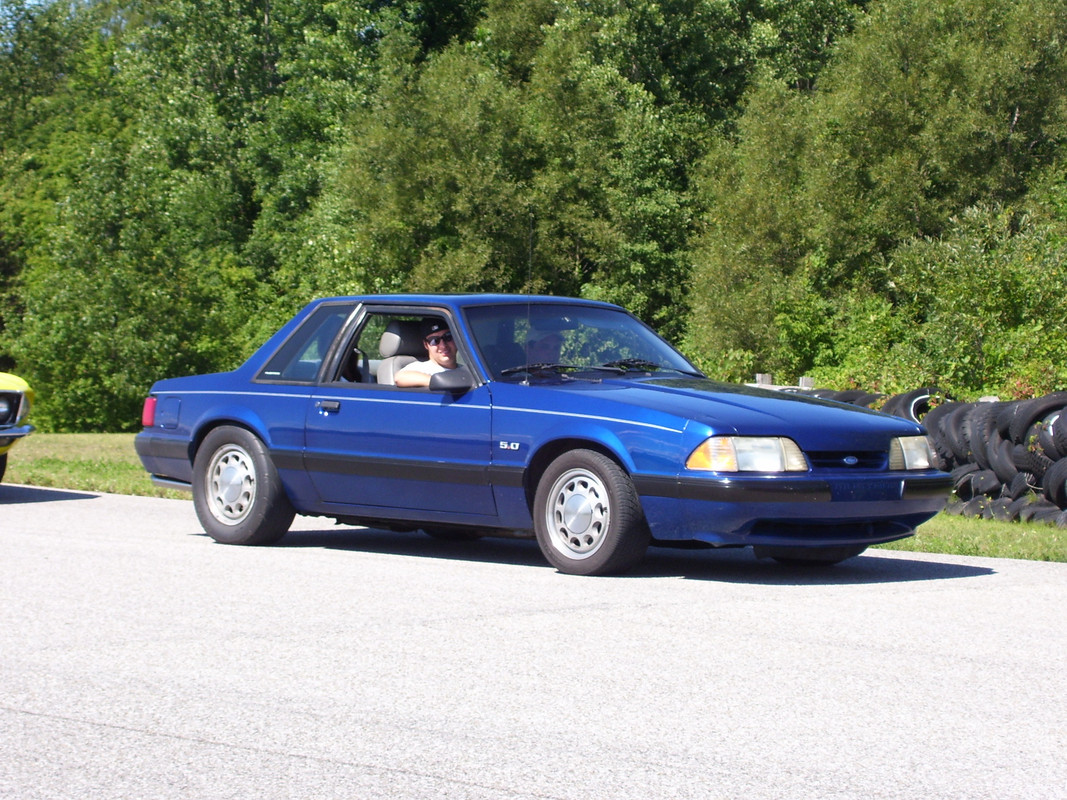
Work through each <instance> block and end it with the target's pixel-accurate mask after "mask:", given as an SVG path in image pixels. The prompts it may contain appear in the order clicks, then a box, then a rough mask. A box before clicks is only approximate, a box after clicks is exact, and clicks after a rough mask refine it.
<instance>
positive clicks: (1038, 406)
mask: <svg viewBox="0 0 1067 800" xmlns="http://www.w3.org/2000/svg"><path fill="white" fill-rule="evenodd" d="M1064 406H1067V392H1053V393H1052V394H1046V395H1044V396H1043V397H1035V398H1034V399H1033V400H1027V401H1025V402H1023V403H1022V404H1020V406H1019V410H1018V411H1017V412H1016V414H1015V416H1014V417H1013V418H1012V420H1011V424H1010V426H1009V432H1010V434H1011V439H1012V441H1013V442H1015V443H1016V444H1025V443H1026V432H1027V431H1028V430H1029V429H1030V426H1031V425H1033V424H1034V423H1035V422H1037V421H1038V420H1039V419H1044V418H1045V417H1046V416H1047V415H1049V414H1050V413H1052V412H1053V411H1055V410H1056V409H1058V408H1063V407H1064Z"/></svg>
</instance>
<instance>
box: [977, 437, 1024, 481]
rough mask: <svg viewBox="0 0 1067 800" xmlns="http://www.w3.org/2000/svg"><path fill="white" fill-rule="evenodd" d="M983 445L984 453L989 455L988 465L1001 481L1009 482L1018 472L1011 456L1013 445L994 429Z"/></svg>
mask: <svg viewBox="0 0 1067 800" xmlns="http://www.w3.org/2000/svg"><path fill="white" fill-rule="evenodd" d="M985 447H986V454H987V455H988V456H989V466H990V467H992V469H993V471H994V472H996V473H997V477H998V478H1000V481H1001V483H1007V484H1010V483H1011V482H1012V481H1013V480H1015V476H1016V475H1018V474H1019V468H1018V467H1017V466H1015V459H1014V456H1013V451H1014V448H1015V446H1014V445H1013V444H1012V443H1011V441H1010V440H1008V439H1004V438H1001V435H1000V433H999V432H998V431H994V432H993V433H992V434H990V438H989V441H988V442H986V443H985Z"/></svg>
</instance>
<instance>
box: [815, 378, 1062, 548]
mask: <svg viewBox="0 0 1067 800" xmlns="http://www.w3.org/2000/svg"><path fill="white" fill-rule="evenodd" d="M803 393H804V394H809V395H814V396H816V397H822V398H825V399H828V400H836V401H838V402H843V403H852V404H854V405H859V406H864V407H868V408H880V410H881V411H883V412H885V413H887V414H892V415H894V416H897V417H903V418H905V419H910V420H912V421H914V422H920V423H922V424H923V425H924V426H925V427H926V431H927V433H928V435H929V437H930V443H931V445H932V446H933V449H934V452H935V454H936V457H937V459H938V467H940V468H941V469H943V470H945V471H946V472H951V473H952V477H953V485H954V489H953V495H952V499H951V501H950V502H949V505H948V507H947V508H946V511H947V512H949V513H956V514H964V515H967V516H972V517H985V518H987V519H998V520H1004V521H1012V522H1014V521H1022V522H1046V523H1050V524H1054V525H1058V526H1060V527H1067V392H1053V393H1051V394H1047V395H1044V396H1042V397H1036V398H1033V399H1031V400H1019V401H1012V402H1000V401H998V400H990V401H985V402H977V403H961V402H957V401H955V400H954V399H953V398H952V397H951V396H949V395H948V394H947V393H946V392H943V391H942V390H940V389H938V388H937V387H934V386H928V387H924V388H921V389H915V390H913V391H910V392H905V393H903V394H897V395H893V396H891V397H888V398H886V397H885V395H880V394H873V393H869V392H863V391H859V390H848V391H843V392H837V391H833V390H829V389H813V390H808V391H805V392H803Z"/></svg>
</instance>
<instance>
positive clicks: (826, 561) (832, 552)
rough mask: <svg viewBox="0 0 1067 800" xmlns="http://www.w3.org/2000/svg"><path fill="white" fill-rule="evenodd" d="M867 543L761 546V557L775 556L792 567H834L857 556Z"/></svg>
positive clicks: (758, 553) (758, 552) (781, 562)
mask: <svg viewBox="0 0 1067 800" xmlns="http://www.w3.org/2000/svg"><path fill="white" fill-rule="evenodd" d="M866 549H867V546H866V545H858V544H857V545H838V546H836V547H760V548H756V555H757V556H758V557H759V558H773V559H774V560H775V561H777V562H778V563H779V564H785V565H787V566H790V567H832V566H833V565H834V564H840V563H841V562H842V561H846V560H848V559H850V558H855V557H856V556H858V555H859V554H860V553H862V552H863V551H864V550H866Z"/></svg>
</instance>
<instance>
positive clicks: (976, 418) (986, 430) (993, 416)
mask: <svg viewBox="0 0 1067 800" xmlns="http://www.w3.org/2000/svg"><path fill="white" fill-rule="evenodd" d="M998 411H1000V403H979V404H978V405H977V406H976V407H975V409H974V411H972V412H971V413H970V414H969V415H968V417H967V422H966V425H967V438H968V440H969V441H970V443H971V453H972V454H973V456H974V460H975V461H976V462H977V463H978V466H980V467H981V468H982V469H992V467H991V466H990V463H989V454H988V452H987V450H986V443H987V442H988V441H989V440H990V438H991V437H992V435H993V431H994V430H996V427H997V412H998Z"/></svg>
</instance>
